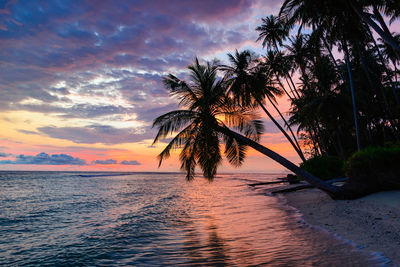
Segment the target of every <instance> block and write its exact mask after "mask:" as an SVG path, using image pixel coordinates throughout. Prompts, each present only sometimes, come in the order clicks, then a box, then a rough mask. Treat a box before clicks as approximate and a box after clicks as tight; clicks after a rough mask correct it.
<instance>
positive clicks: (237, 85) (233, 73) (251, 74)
mask: <svg viewBox="0 0 400 267" xmlns="http://www.w3.org/2000/svg"><path fill="white" fill-rule="evenodd" d="M228 58H229V61H230V63H231V66H227V65H222V66H221V70H223V71H224V72H225V80H226V81H227V83H228V85H229V89H228V93H230V94H231V95H232V97H233V99H235V100H236V101H237V103H238V104H239V105H241V106H248V107H255V106H259V107H261V108H262V110H263V111H264V112H265V113H266V114H267V116H268V118H270V120H271V121H272V122H273V123H274V124H275V126H276V127H278V129H279V130H280V131H281V132H282V133H283V135H284V136H285V137H286V139H287V140H288V141H289V142H290V144H291V145H292V146H293V148H294V150H295V151H296V153H297V154H298V155H299V157H300V159H301V160H302V161H303V162H304V161H305V157H304V155H303V153H302V151H301V148H300V146H299V144H298V142H297V139H296V137H295V136H294V133H293V131H292V129H291V128H290V126H289V124H288V123H287V121H286V119H285V118H284V116H283V115H282V113H281V112H280V110H279V109H278V108H277V106H276V105H275V103H276V98H275V96H276V95H277V96H281V95H282V94H283V91H281V90H280V89H279V88H278V87H276V86H273V85H272V84H271V80H272V78H271V75H272V71H271V70H270V69H269V68H266V67H265V66H266V65H264V64H262V63H258V64H257V65H255V66H251V64H253V65H254V64H256V62H255V61H254V60H253V56H252V53H251V52H250V51H248V50H244V51H242V52H239V51H237V50H236V53H235V55H232V54H228ZM265 99H268V100H269V102H270V103H271V104H272V106H273V107H274V108H275V110H276V111H277V112H278V114H279V115H280V117H281V118H282V120H283V122H284V123H285V124H286V126H287V127H288V129H289V131H290V132H291V134H292V138H293V139H292V138H291V137H290V136H289V135H288V134H287V132H286V131H285V129H283V128H282V126H281V125H280V124H279V123H278V122H277V121H276V120H275V118H274V117H273V116H272V114H271V113H270V112H269V111H268V109H267V108H266V107H265V105H264V103H263V102H264V101H265Z"/></svg>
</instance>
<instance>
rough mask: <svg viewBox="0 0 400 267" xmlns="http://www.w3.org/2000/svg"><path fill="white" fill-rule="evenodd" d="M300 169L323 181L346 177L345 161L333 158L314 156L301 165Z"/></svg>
mask: <svg viewBox="0 0 400 267" xmlns="http://www.w3.org/2000/svg"><path fill="white" fill-rule="evenodd" d="M300 168H302V169H303V170H306V171H308V172H309V173H311V174H313V175H314V176H316V177H318V178H320V179H323V180H329V179H333V178H338V177H344V172H343V161H342V160H340V159H338V158H336V157H332V156H314V157H312V158H310V159H308V160H307V161H305V162H303V163H301V164H300Z"/></svg>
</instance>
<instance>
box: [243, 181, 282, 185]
mask: <svg viewBox="0 0 400 267" xmlns="http://www.w3.org/2000/svg"><path fill="white" fill-rule="evenodd" d="M285 182H286V181H285V180H281V181H273V182H260V183H254V184H247V185H248V186H258V185H269V184H281V183H285Z"/></svg>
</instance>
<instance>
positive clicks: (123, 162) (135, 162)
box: [120, 160, 141, 165]
mask: <svg viewBox="0 0 400 267" xmlns="http://www.w3.org/2000/svg"><path fill="white" fill-rule="evenodd" d="M120 164H122V165H141V163H139V162H137V161H136V160H123V161H121V162H120Z"/></svg>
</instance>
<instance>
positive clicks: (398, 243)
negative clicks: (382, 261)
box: [284, 189, 400, 266]
mask: <svg viewBox="0 0 400 267" xmlns="http://www.w3.org/2000/svg"><path fill="white" fill-rule="evenodd" d="M284 196H285V197H286V199H287V201H288V203H287V204H288V205H290V206H292V207H295V208H297V209H298V210H299V211H300V212H301V213H302V214H303V218H304V220H305V221H306V222H308V223H310V224H312V225H318V226H321V227H323V228H325V229H327V230H329V231H331V232H333V233H336V234H338V235H340V236H341V237H343V238H345V239H348V240H352V241H354V242H356V243H357V245H361V246H363V247H365V249H367V250H370V251H377V252H381V253H382V254H383V255H385V256H386V257H387V258H389V259H391V260H392V263H393V264H394V265H396V266H400V191H390V192H381V193H375V194H372V195H369V196H366V197H364V198H360V199H356V200H332V199H331V198H330V197H329V196H328V195H326V194H325V193H323V192H322V191H320V190H318V189H305V190H301V191H297V192H290V193H285V194H284Z"/></svg>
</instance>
